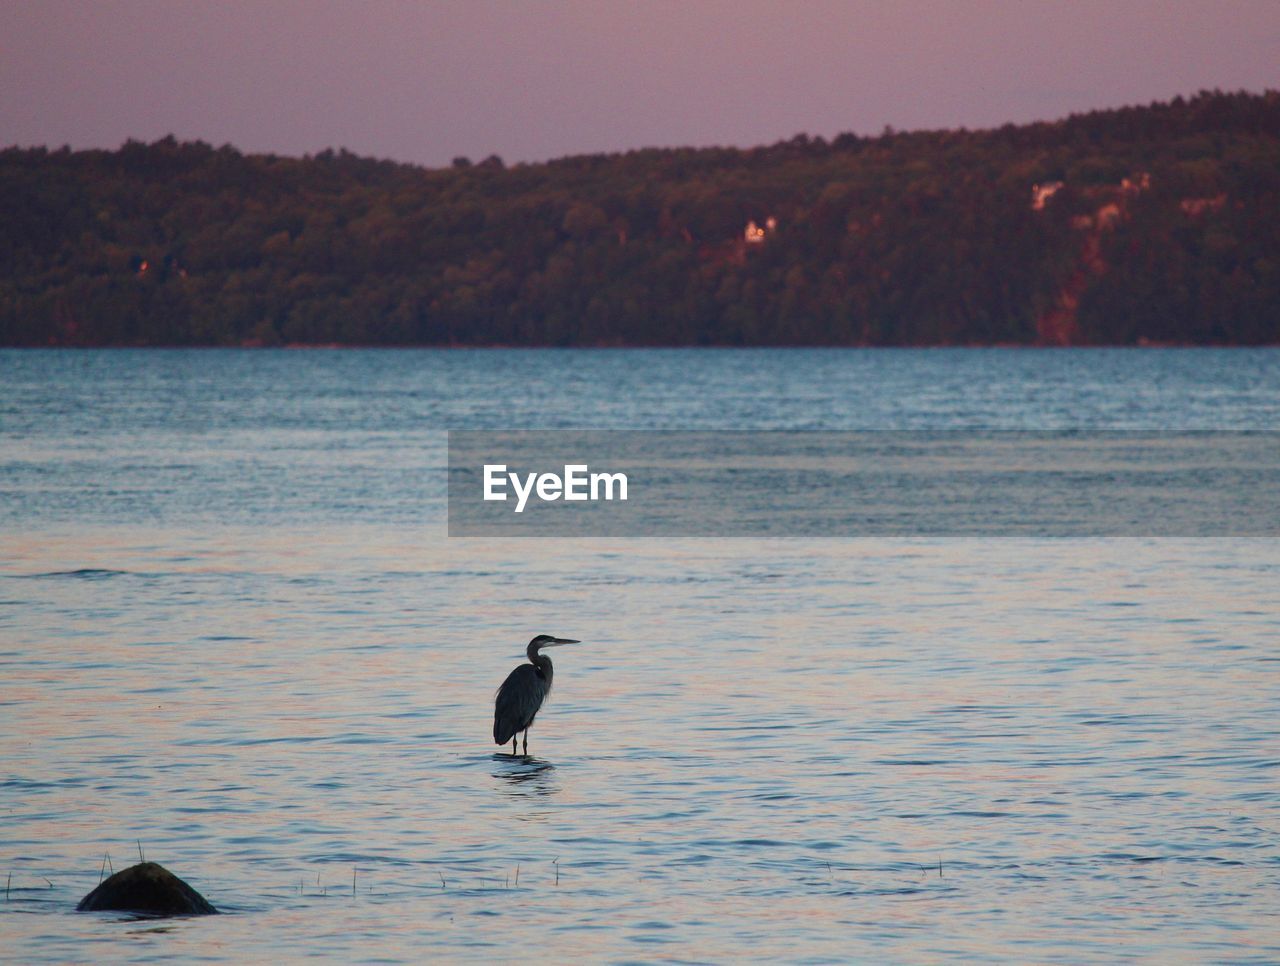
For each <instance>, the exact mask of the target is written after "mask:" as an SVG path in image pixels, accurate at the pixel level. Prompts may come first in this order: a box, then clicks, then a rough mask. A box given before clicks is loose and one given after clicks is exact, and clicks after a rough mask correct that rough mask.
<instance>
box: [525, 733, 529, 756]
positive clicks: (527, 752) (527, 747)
mask: <svg viewBox="0 0 1280 966" xmlns="http://www.w3.org/2000/svg"><path fill="white" fill-rule="evenodd" d="M524 753H525V754H526V755H527V754H529V729H528V728H525V729H524Z"/></svg>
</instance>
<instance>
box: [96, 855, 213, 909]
mask: <svg viewBox="0 0 1280 966" xmlns="http://www.w3.org/2000/svg"><path fill="white" fill-rule="evenodd" d="M104 909H121V910H125V911H128V912H145V913H150V914H151V915H153V916H210V915H216V914H217V912H218V910H217V909H215V908H213V906H211V905H209V902H208V901H207V900H206V899H205V897H204V896H202V895H200V893H198V892H196V890H195V889H193V888H191V886H189V885H187V884H186V883H185V882H183V881H182V880H181V879H179V878H178V877H177V876H176V875H174V874H173V873H172V872H170V871H169V870H168V869H166V868H165V867H164V866H161V865H157V864H156V863H154V862H139V863H138V864H137V865H134V866H130V867H129V868H127V869H122V870H120V871H119V872H117V873H116V874H115V875H113V876H111V878H109V879H107V881H106V882H103V883H100V884H99V885H98V888H96V889H94V890H93V891H92V892H90V893H89V894H88V895H87V896H85V897H84V898H83V899H81V900H80V905H78V906H76V912H101V911H103V910H104Z"/></svg>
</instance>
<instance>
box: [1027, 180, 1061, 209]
mask: <svg viewBox="0 0 1280 966" xmlns="http://www.w3.org/2000/svg"><path fill="white" fill-rule="evenodd" d="M1060 190H1062V182H1061V181H1046V182H1045V183H1044V184H1034V185H1032V186H1031V210H1032V211H1043V210H1044V206H1045V204H1046V202H1048V200H1049V199H1050V198H1052V197H1053V196H1054V195H1056V194H1057V193H1058V192H1059V191H1060Z"/></svg>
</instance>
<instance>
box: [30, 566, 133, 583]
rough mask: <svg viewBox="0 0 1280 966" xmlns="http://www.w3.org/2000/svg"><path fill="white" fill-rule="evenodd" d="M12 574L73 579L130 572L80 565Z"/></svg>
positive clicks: (100, 578) (86, 578)
mask: <svg viewBox="0 0 1280 966" xmlns="http://www.w3.org/2000/svg"><path fill="white" fill-rule="evenodd" d="M14 576H16V577H19V578H22V579H26V580H45V579H50V578H60V577H70V578H72V579H74V580H106V579H107V578H109V577H128V576H131V574H130V573H129V571H127V570H107V569H104V568H100V567H81V568H80V569H79V570H50V571H48V572H46V573H42V574H15V575H14Z"/></svg>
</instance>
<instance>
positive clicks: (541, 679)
mask: <svg viewBox="0 0 1280 966" xmlns="http://www.w3.org/2000/svg"><path fill="white" fill-rule="evenodd" d="M580 643H582V642H581V641H575V640H572V639H570V638H568V637H552V636H551V635H550V634H539V635H538V636H537V637H535V638H534V639H533V640H531V641H530V642H529V646H528V648H526V650H525V653H526V654H527V655H528V656H529V663H528V664H521V665H520V666H519V667H517V668H516V669H515V670H513V671H512V672H511V673H510V674H508V675H507V679H506V680H505V681H503V682H502V687H500V688H498V693H497V694H496V695H495V696H494V700H493V742H494V744H497V745H505V744H506V743H507V742H508V741H510V742H511V754H513V755H514V754H515V753H516V735H517V734H518V733H519V732H521V731H523V732H524V753H525V754H526V755H527V754H529V725H531V724H533V719H534V718H535V717H536V716H537V714H538V710H539V709H540V708H541V707H542V702H543V701H545V700H546V698H547V695H548V694H549V693H550V692H551V678H552V676H553V675H554V674H555V669H554V668H553V667H552V666H551V658H549V657H547V656H546V655H545V654H539V653H538V652H539V651H540V650H542V649H543V648H544V647H559V646H560V645H561V644H580Z"/></svg>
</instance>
